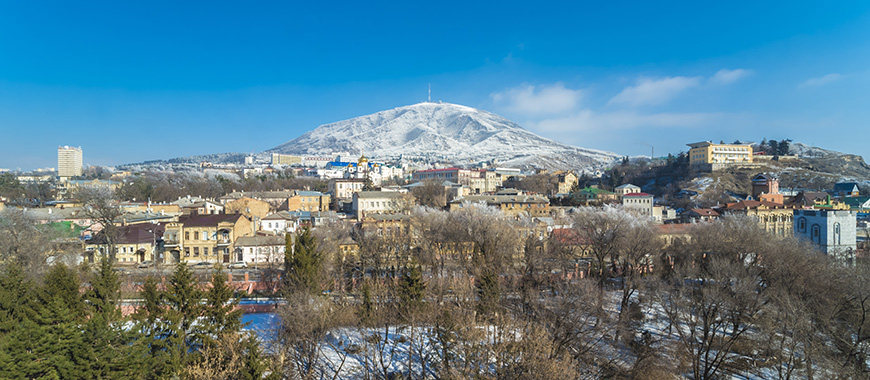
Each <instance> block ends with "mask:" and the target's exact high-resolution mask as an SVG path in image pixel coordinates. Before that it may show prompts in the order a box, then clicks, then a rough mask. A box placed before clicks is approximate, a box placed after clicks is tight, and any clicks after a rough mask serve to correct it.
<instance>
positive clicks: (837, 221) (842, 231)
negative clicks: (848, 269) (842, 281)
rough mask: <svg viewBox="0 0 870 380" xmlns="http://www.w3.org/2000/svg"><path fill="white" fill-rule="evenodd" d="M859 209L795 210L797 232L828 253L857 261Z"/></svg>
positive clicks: (795, 231) (850, 261)
mask: <svg viewBox="0 0 870 380" xmlns="http://www.w3.org/2000/svg"><path fill="white" fill-rule="evenodd" d="M856 218H857V214H856V213H855V211H849V210H826V209H814V210H809V209H804V210H794V219H793V220H794V235H795V236H796V237H799V238H802V239H805V240H807V241H809V242H811V243H812V244H813V245H814V246H816V247H818V248H819V250H821V251H822V252H824V253H825V254H827V255H831V256H834V257H835V258H837V259H840V260H842V261H844V262H845V263H848V264H851V265H854V264H855V250H856V248H857V245H856V241H857V237H856V227H855V226H856Z"/></svg>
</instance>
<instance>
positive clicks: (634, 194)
mask: <svg viewBox="0 0 870 380" xmlns="http://www.w3.org/2000/svg"><path fill="white" fill-rule="evenodd" d="M651 196H652V194H647V193H628V194H625V195H623V197H651Z"/></svg>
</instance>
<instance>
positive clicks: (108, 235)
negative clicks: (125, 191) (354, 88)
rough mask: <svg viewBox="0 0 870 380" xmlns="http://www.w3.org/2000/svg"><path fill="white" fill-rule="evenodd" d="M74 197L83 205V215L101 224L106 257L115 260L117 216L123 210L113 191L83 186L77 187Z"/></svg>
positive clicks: (118, 231) (103, 187)
mask: <svg viewBox="0 0 870 380" xmlns="http://www.w3.org/2000/svg"><path fill="white" fill-rule="evenodd" d="M74 197H75V198H76V199H78V200H79V201H80V202H82V204H83V205H84V207H85V215H87V216H88V218H90V219H91V220H93V221H95V222H97V223H99V224H100V226H101V231H100V233H101V234H102V235H103V236H104V237H105V239H106V244H107V245H108V249H109V252H108V257H109V259H110V260H112V261H113V262H114V261H115V254H116V252H115V244H116V242H117V240H118V238H119V237H120V233H121V232H120V230H119V228H118V225H117V223H118V218H119V217H120V216H121V215H123V211H122V210H121V207H120V205H119V203H118V199H117V198H116V197H115V192H114V191H113V190H112V189H111V188H109V187H105V186H83V187H81V188H79V189H78V190H77V191H76V193H75V194H74Z"/></svg>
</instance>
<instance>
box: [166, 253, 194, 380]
mask: <svg viewBox="0 0 870 380" xmlns="http://www.w3.org/2000/svg"><path fill="white" fill-rule="evenodd" d="M163 298H164V300H165V302H166V306H168V309H167V310H166V314H165V315H166V321H167V322H168V323H169V331H168V333H169V336H168V337H167V338H166V339H167V340H168V341H169V344H170V347H169V349H170V352H171V353H172V356H171V357H170V368H171V369H172V371H173V372H172V373H177V372H178V371H179V370H181V366H183V365H185V364H186V363H187V362H188V361H190V360H192V358H191V356H193V354H194V353H195V350H196V349H198V348H199V347H201V346H202V335H203V332H202V331H200V329H199V328H198V326H197V325H196V320H197V318H199V317H200V316H201V315H202V309H203V307H202V305H201V304H200V301H201V300H202V291H200V290H199V288H198V287H197V286H196V279H195V278H194V277H193V272H191V270H190V268H188V266H187V264H186V263H185V262H181V263H179V264H178V265H177V266H176V267H175V271H173V272H172V276H170V277H169V284H168V285H167V286H166V292H165V294H164V296H163Z"/></svg>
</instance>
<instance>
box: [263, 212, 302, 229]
mask: <svg viewBox="0 0 870 380" xmlns="http://www.w3.org/2000/svg"><path fill="white" fill-rule="evenodd" d="M297 228H299V219H298V218H295V217H293V216H292V215H290V212H289V211H278V212H276V213H273V214H270V215H268V216H266V217H265V218H263V219H261V220H260V231H263V232H268V233H271V234H274V235H284V234H285V233H288V232H290V233H292V232H296V229H297Z"/></svg>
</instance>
